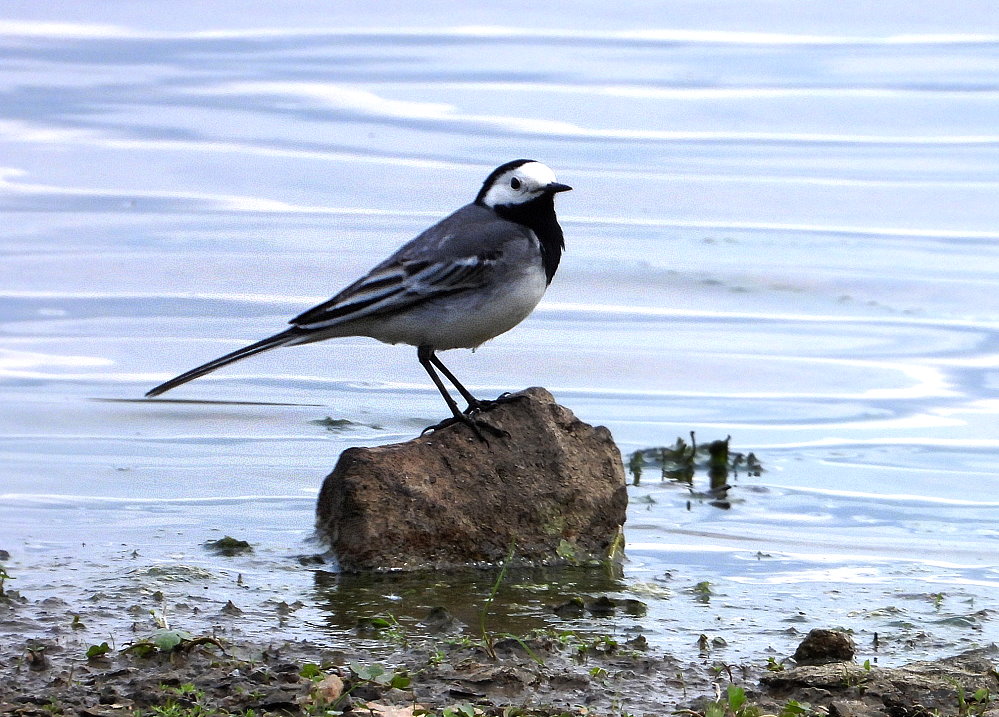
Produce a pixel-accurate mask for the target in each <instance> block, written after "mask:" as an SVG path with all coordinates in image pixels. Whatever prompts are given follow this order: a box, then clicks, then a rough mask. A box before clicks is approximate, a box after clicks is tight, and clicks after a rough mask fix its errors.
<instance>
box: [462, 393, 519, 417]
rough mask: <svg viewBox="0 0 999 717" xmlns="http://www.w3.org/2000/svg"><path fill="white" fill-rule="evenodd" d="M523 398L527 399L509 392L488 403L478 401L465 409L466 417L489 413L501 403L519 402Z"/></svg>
mask: <svg viewBox="0 0 999 717" xmlns="http://www.w3.org/2000/svg"><path fill="white" fill-rule="evenodd" d="M522 398H527V396H524V395H519V394H513V393H510V392H509V391H506V392H504V393H501V394H500V395H499V396H497V397H496V398H494V399H492V400H488V401H479V400H476V401H475V403H470V404H468V408H466V409H465V415H466V416H473V415H475V414H476V413H481V412H483V411H489V410H491V409H493V408H495V407H496V406H498V405H499V404H501V403H509V402H510V401H519V400H520V399H522Z"/></svg>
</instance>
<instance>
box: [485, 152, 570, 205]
mask: <svg viewBox="0 0 999 717" xmlns="http://www.w3.org/2000/svg"><path fill="white" fill-rule="evenodd" d="M557 181H558V180H557V179H556V178H555V172H553V171H552V169H551V167H549V166H548V165H546V164H542V163H541V162H527V163H526V164H522V165H520V166H519V167H514V168H513V169H510V170H507V171H506V172H503V174H501V175H499V176H498V177H496V179H495V181H494V182H493V184H492V186H491V187H489V189H488V190H487V191H486V194H485V196H484V197H483V198H482V201H483V203H485V205H486V206H487V207H495V206H498V205H501V204H522V203H523V202H529V201H531V200H532V199H534V198H535V197H537V196H538V195H539V194H540V193H541V192H543V191H544V190H545V188H546V187H547V186H548V185H549V184H551V183H552V182H557Z"/></svg>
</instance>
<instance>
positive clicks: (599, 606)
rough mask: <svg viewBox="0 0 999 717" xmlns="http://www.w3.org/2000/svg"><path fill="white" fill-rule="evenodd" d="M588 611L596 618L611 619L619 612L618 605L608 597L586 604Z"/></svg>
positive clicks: (603, 596)
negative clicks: (610, 617)
mask: <svg viewBox="0 0 999 717" xmlns="http://www.w3.org/2000/svg"><path fill="white" fill-rule="evenodd" d="M586 609H587V611H588V612H589V613H590V614H591V615H593V616H594V617H609V616H611V615H613V614H614V613H615V612H617V603H616V602H615V601H613V600H611V599H610V598H609V597H607V596H606V595H601V596H600V597H598V598H597V599H596V600H593V601H591V602H588V603H586Z"/></svg>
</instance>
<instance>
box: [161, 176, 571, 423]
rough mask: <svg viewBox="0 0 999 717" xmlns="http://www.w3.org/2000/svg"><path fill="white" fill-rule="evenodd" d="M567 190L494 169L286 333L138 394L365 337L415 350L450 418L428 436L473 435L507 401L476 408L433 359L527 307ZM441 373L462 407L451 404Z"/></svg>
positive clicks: (551, 247)
mask: <svg viewBox="0 0 999 717" xmlns="http://www.w3.org/2000/svg"><path fill="white" fill-rule="evenodd" d="M571 189H572V187H570V186H568V185H567V184H562V183H561V182H559V181H558V180H557V179H556V176H555V172H554V171H553V170H552V169H551V168H549V167H548V166H547V165H545V164H542V163H541V162H538V161H535V160H530V159H516V160H513V161H511V162H507V163H505V164H502V165H500V166H499V167H497V168H496V169H494V170H493V171H492V172H491V173H490V174H489V175H488V176H487V177H486V180H485V181H484V182H483V184H482V187H481V189H480V190H479V192H478V194H477V195H476V197H475V199H474V200H473V201H472V202H471V203H469V204H466V205H465V206H463V207H461V208H460V209H458V210H457V211H455V212H454V213H453V214H451V215H449V216H447V217H445V218H444V219H442V220H441V221H439V222H437V223H436V224H434V225H433V226H431V227H430V228H428V229H426V230H425V231H423V232H422V233H420V234H419V235H417V236H416V237H415V238H414V239H412V240H410V241H409V242H407V243H406V244H404V245H403V246H402V247H400V248H399V249H398V251H396V252H395V253H394V254H392V255H391V256H390V257H388V258H387V259H385V260H384V261H383V262H381V263H380V264H378V265H377V266H375V267H374V268H373V269H371V271H369V272H368V273H367V274H365V275H364V276H362V277H361V278H360V279H358V280H357V281H355V282H354V283H352V284H350V285H349V286H347V287H346V288H345V289H343V290H342V291H340V292H339V293H338V294H336V295H335V296H334V297H333V298H331V299H329V300H328V301H326V302H324V303H322V304H319V305H318V306H315V307H313V308H311V309H309V310H308V311H305V312H304V313H302V314H299V315H298V316H296V317H295V318H293V319H291V320H290V321H289V323H290V324H291V327H290V328H288V329H286V330H284V331H282V332H280V333H277V334H274V335H273V336H270V337H268V338H265V339H263V340H261V341H257V342H256V343H253V344H250V345H249V346H245V347H243V348H241V349H237V350H236V351H233V352H232V353H228V354H226V355H225V356H221V357H219V358H217V359H214V360H212V361H209V362H208V363H206V364H203V365H201V366H198V367H197V368H193V369H191V370H190V371H187V372H186V373H182V374H181V375H179V376H177V377H176V378H172V379H170V380H169V381H166V382H165V383H162V384H160V385H159V386H156V387H155V388H153V389H151V390H149V391H148V392H147V393H146V397H153V396H159V395H160V394H162V393H165V392H166V391H169V390H171V389H173V388H176V387H177V386H180V385H181V384H184V383H187V382H188V381H191V380H193V379H195V378H198V377H200V376H204V375H205V374H207V373H210V372H212V371H215V370H216V369H219V368H222V367H223V366H227V365H229V364H231V363H234V362H236V361H241V360H242V359H245V358H248V357H250V356H255V355H256V354H259V353H263V352H264V351H270V350H271V349H275V348H278V347H279V346H296V345H298V344H307V343H312V342H314V341H323V340H325V339H331V338H338V337H347V336H367V337H371V338H374V339H377V340H379V341H382V342H384V343H387V344H408V345H410V346H415V347H416V350H417V360H418V361H419V363H420V365H421V366H422V367H423V368H424V370H425V371H426V372H427V374H428V375H429V376H430V378H431V380H432V381H433V383H434V385H435V386H436V387H437V390H438V391H439V392H440V394H441V396H442V397H443V398H444V402H445V403H446V404H447V406H448V408H449V409H450V410H451V413H452V417H450V418H448V419H445V420H444V421H441V422H440V423H439V424H437V425H435V426H431V427H429V428H428V429H427V430H428V431H429V430H434V429H439V428H441V427H443V426H446V425H451V424H453V423H455V422H461V423H465V424H466V425H469V426H470V427H472V428H473V429H474V430H475V432H476V434H477V435H479V436H480V437H481V433H479V431H478V428H477V424H476V422H474V421H473V420H472V418H471V416H473V415H476V414H478V413H480V412H481V411H483V410H485V409H486V408H488V407H490V406H492V405H494V404H495V403H497V402H498V401H499V400H502V399H503V398H504V397H506V394H504V396H501V397H500V399H497V400H495V401H480V400H479V399H477V398H476V397H475V396H474V395H473V394H472V393H471V391H469V390H468V389H467V388H465V387H464V386H463V385H462V384H461V383H460V382H459V381H458V379H457V378H456V377H455V375H454V374H453V373H451V371H450V370H449V369H448V368H447V367H446V366H445V365H444V363H443V362H442V361H441V359H440V358H439V357H438V356H437V352H438V351H446V350H449V349H456V348H473V349H474V348H476V347H478V346H480V345H481V344H483V343H485V342H486V341H488V340H489V339H492V338H494V337H496V336H499V335H500V334H502V333H505V332H506V331H509V330H510V329H512V328H513V327H514V326H516V325H517V324H519V323H520V322H521V321H523V320H524V319H525V318H527V316H528V315H529V314H530V313H531V312H532V311H533V310H534V308H535V307H536V306H537V305H538V303H539V302H540V301H541V298H542V297H543V296H544V294H545V291H546V290H547V288H548V286H549V284H551V281H552V279H553V277H554V276H555V272H556V271H557V269H558V266H559V262H560V261H561V258H562V252H563V250H564V248H565V240H564V236H563V233H562V227H561V226H560V225H559V223H558V218H557V216H556V214H555V195H556V194H559V193H561V192H567V191H569V190H571ZM441 375H443V376H444V378H446V379H447V380H448V381H449V382H450V383H451V385H452V386H454V388H455V389H456V390H457V391H458V393H459V394H460V395H461V397H462V399H464V401H465V402H467V404H468V406H467V408H465V409H464V410H462V409H460V408H459V407H458V403H457V402H456V401H455V399H454V398H453V397H452V396H451V394H450V392H449V390H448V388H447V386H446V385H445V383H444V381H443V379H442V378H441Z"/></svg>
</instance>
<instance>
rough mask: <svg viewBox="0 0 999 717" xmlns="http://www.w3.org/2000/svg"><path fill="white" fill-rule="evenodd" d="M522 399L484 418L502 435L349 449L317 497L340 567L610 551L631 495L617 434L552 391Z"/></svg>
mask: <svg viewBox="0 0 999 717" xmlns="http://www.w3.org/2000/svg"><path fill="white" fill-rule="evenodd" d="M516 396H518V397H519V398H518V399H517V400H510V401H505V402H503V403H500V404H498V405H496V406H494V407H493V408H491V409H489V410H487V411H485V412H483V413H481V414H479V415H480V418H481V420H483V421H485V422H487V423H488V424H490V425H491V426H494V427H495V428H497V429H500V431H505V432H506V434H504V435H498V436H494V435H493V434H492V432H491V431H483V433H484V434H485V435H486V438H487V440H485V441H483V440H481V439H479V438H477V437H476V436H475V435H474V433H473V432H472V431H471V429H469V428H468V427H467V426H464V425H461V424H457V425H454V426H450V427H447V428H444V429H441V430H437V431H434V432H432V433H430V434H428V435H426V436H421V437H419V438H414V439H413V440H411V441H407V442H406V443H399V444H394V445H387V446H378V447H375V448H349V449H347V450H346V451H344V452H343V454H341V456H340V460H339V461H338V462H337V465H336V468H335V469H334V470H333V472H332V473H331V474H330V475H329V476H327V478H326V480H325V482H324V483H323V488H322V491H321V492H320V495H319V502H318V505H317V529H318V532H319V534H320V535H321V536H323V537H325V538H327V539H328V540H329V543H330V545H331V546H332V548H333V551H334V553H335V554H336V555H337V558H338V560H339V562H340V567H341V569H342V570H345V571H362V570H389V569H409V570H413V569H422V568H443V567H458V566H468V565H476V564H485V563H496V562H498V561H500V560H502V559H503V558H504V557H505V556H506V555H507V553H508V552H509V550H510V547H511V545H512V544H514V543H515V544H516V551H515V561H516V562H517V563H518V564H533V565H542V564H546V565H547V564H556V563H560V562H565V561H566V559H567V558H569V559H573V558H575V559H579V560H587V559H593V558H605V557H607V555H608V551H609V550H610V549H611V547H612V545H614V544H615V543H616V541H618V540H619V535H620V528H621V526H622V525H623V524H624V519H625V508H626V507H627V502H628V496H627V490H626V487H625V477H624V466H623V464H622V462H621V454H620V452H619V451H618V449H617V446H616V445H615V444H614V441H613V439H612V438H611V434H610V431H608V430H607V429H606V428H604V427H602V426H599V427H596V428H594V427H593V426H590V425H588V424H586V423H583V422H582V421H580V420H578V419H577V418H576V417H575V416H574V415H573V414H572V412H571V411H569V410H568V409H566V408H564V407H562V406H560V405H558V404H557V403H555V400H554V399H553V398H552V396H551V394H550V393H548V392H547V391H545V390H544V389H541V388H532V389H528V390H526V391H522V392H520V393H518V394H516ZM563 541H565V542H563ZM568 546H571V548H572V551H571V552H572V553H573V554H572V555H567V550H566V548H567V547H568ZM560 547H561V549H560Z"/></svg>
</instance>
